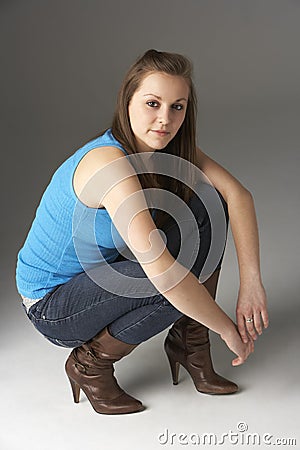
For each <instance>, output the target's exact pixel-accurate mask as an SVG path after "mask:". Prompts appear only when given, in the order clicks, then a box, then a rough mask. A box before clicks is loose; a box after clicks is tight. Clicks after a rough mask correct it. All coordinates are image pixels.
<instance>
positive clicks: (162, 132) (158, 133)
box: [152, 130, 170, 136]
mask: <svg viewBox="0 0 300 450" xmlns="http://www.w3.org/2000/svg"><path fill="white" fill-rule="evenodd" d="M152 131H153V133H156V134H157V135H158V136H167V135H168V134H170V133H169V131H161V130H152Z"/></svg>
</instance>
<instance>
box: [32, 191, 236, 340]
mask: <svg viewBox="0 0 300 450" xmlns="http://www.w3.org/2000/svg"><path fill="white" fill-rule="evenodd" d="M206 189H208V190H210V189H212V188H211V187H210V186H209V187H206ZM214 192H217V193H218V195H219V197H220V199H221V208H219V209H221V210H222V215H223V218H224V212H225V218H226V221H225V224H226V234H225V241H224V246H223V252H222V254H221V256H220V259H219V262H218V263H217V264H216V266H215V270H216V269H220V268H221V263H222V259H223V255H224V250H225V244H226V237H227V229H228V221H229V217H228V210H227V204H226V202H225V200H224V198H223V197H222V195H221V194H220V192H218V191H214ZM214 195H216V194H214ZM188 206H189V209H190V211H192V213H193V215H194V217H195V219H196V223H197V226H198V229H199V233H200V243H201V245H200V246H199V249H198V250H197V257H196V259H195V262H194V264H193V266H192V268H191V272H192V273H193V274H194V275H195V276H197V277H199V274H200V273H201V270H202V268H203V265H204V263H205V260H206V258H207V255H208V252H209V248H210V245H211V236H212V227H211V221H210V217H209V214H208V213H207V210H206V208H205V206H204V204H203V202H202V201H201V200H200V199H199V197H198V196H197V195H193V196H192V197H191V199H190V200H189V202H188ZM222 207H223V208H222ZM220 220H221V219H220ZM162 229H163V231H164V233H165V236H166V245H167V248H168V250H169V251H170V253H171V254H172V255H173V256H174V258H176V257H177V255H178V252H179V248H180V245H182V246H184V245H185V241H183V242H182V243H181V234H180V231H179V228H178V225H177V223H176V222H175V220H174V219H173V218H172V217H171V216H169V219H168V221H167V222H166V224H165V225H164V227H163V228H162ZM110 264H111V266H112V267H113V268H114V269H115V270H116V271H118V272H120V273H121V274H123V275H126V276H128V277H135V278H145V277H146V274H145V272H144V271H143V269H142V267H141V265H140V264H139V263H138V262H137V261H132V260H130V259H126V258H124V257H122V256H120V257H119V258H118V259H117V260H116V261H115V262H113V263H110ZM102 271H103V266H102V265H101V264H100V265H99V266H98V267H96V268H93V269H91V271H90V273H89V271H85V272H82V273H79V274H78V275H76V276H74V277H73V278H72V279H71V280H69V281H68V282H66V283H65V284H61V285H59V286H56V287H55V288H54V289H53V290H52V291H51V292H49V293H47V294H46V295H45V296H44V297H43V298H42V299H41V300H40V301H38V302H37V303H35V304H34V305H32V306H31V307H30V308H29V311H28V313H26V314H27V315H28V317H29V319H30V320H31V322H32V323H33V325H34V326H35V328H36V329H37V330H38V331H39V332H40V333H41V334H42V335H43V336H44V337H45V338H46V339H48V340H49V341H50V342H52V343H53V344H56V345H58V346H62V347H78V346H80V345H82V344H83V343H84V342H86V341H88V340H89V339H91V338H93V337H94V336H95V335H96V334H98V333H99V332H100V331H101V330H102V329H103V328H105V327H106V326H107V327H108V330H109V332H110V334H111V335H112V336H114V337H115V338H117V339H119V340H121V341H123V342H126V343H129V344H139V343H141V342H143V341H146V340H147V339H149V338H151V337H152V336H154V335H156V334H158V333H160V332H161V331H163V330H165V329H166V328H167V327H169V326H170V325H171V324H172V323H173V322H175V321H176V320H177V319H179V318H180V317H181V316H182V315H183V314H182V313H181V312H180V311H178V310H177V309H176V308H175V307H174V306H173V305H172V304H171V303H170V302H169V301H168V300H167V299H166V298H165V297H164V296H163V295H162V294H161V293H159V291H157V294H156V295H150V296H147V294H146V295H141V296H140V297H138V298H132V297H130V296H126V295H125V294H124V295H116V294H115V293H111V292H109V290H106V289H104V288H103V287H101V285H100V284H101V283H96V282H95V281H94V278H95V277H93V276H92V277H91V275H93V274H94V275H96V276H97V278H98V279H101V273H102ZM92 272H93V273H92ZM103 273H104V271H103ZM199 301H200V299H199ZM24 309H25V307H24ZM25 311H26V310H25Z"/></svg>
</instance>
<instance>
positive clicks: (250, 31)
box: [0, 0, 300, 450]
mask: <svg viewBox="0 0 300 450" xmlns="http://www.w3.org/2000/svg"><path fill="white" fill-rule="evenodd" d="M299 23H300V2H299V1H297V0H264V1H260V0H252V1H246V0H240V1H239V0H227V1H222V0H187V1H185V2H183V1H179V0H169V1H166V0H152V1H151V2H142V1H137V0H126V1H121V0H120V1H116V0H111V1H110V2H104V1H99V0H60V1H58V0H51V1H50V0H39V1H38V0H27V1H21V0H10V1H8V0H6V1H5V0H2V1H1V2H0V46H1V55H2V56H1V71H0V80H1V83H0V86H1V102H0V114H1V146H2V151H1V154H2V163H1V178H0V182H1V197H2V199H1V206H2V211H1V221H0V226H1V254H0V257H1V271H0V277H1V279H0V281H1V305H0V314H1V315H0V321H1V328H0V335H1V347H0V360H1V373H0V380H1V387H2V390H1V405H2V406H1V409H2V413H1V428H0V448H1V449H3V450H19V449H20V448H21V446H22V448H23V449H24V450H27V449H31V450H48V449H52V448H54V447H55V448H57V449H59V450H69V449H72V450H79V449H82V448H83V446H84V447H85V448H87V449H91V450H94V449H95V450H96V449H97V450H98V449H102V448H103V449H104V448H111V449H118V448H122V449H140V448H141V445H143V447H144V448H145V449H151V450H152V449H158V448H161V447H170V448H182V446H183V445H182V444H180V443H179V441H178V438H177V437H176V438H175V439H174V442H173V444H172V445H171V443H170V442H171V441H169V442H168V443H166V444H165V445H163V444H162V443H161V442H159V440H158V436H159V434H160V433H163V432H165V430H166V429H168V430H169V432H170V433H177V435H178V434H179V433H186V434H190V433H198V434H202V433H205V432H206V433H209V432H210V433H215V434H216V435H217V436H221V434H222V433H226V432H229V431H230V430H232V431H233V432H238V433H239V434H240V435H241V432H240V431H238V430H237V424H238V423H239V422H245V423H246V424H247V426H248V431H247V432H248V433H259V434H260V436H261V439H262V436H263V434H264V433H270V434H272V435H273V441H272V443H274V442H275V439H276V438H295V439H297V445H298V446H299V445H300V435H299V423H298V421H297V419H296V416H297V415H298V408H297V409H296V405H298V404H299V350H298V345H297V344H299V325H298V324H299V318H298V315H299V254H300V252H299V236H298V233H299V222H300V221H299V193H300V192H299V190H300V189H299V176H298V171H299V159H300V156H299V119H300V107H299V105H300V87H299V80H300V58H299V42H300V28H299ZM149 48H155V49H157V50H164V51H171V52H178V53H182V54H184V55H186V56H188V57H189V58H190V59H191V60H192V61H193V63H194V81H195V85H196V89H197V93H198V109H199V113H198V145H199V146H200V147H201V148H202V149H203V150H204V151H205V152H206V153H207V154H208V155H209V156H211V157H212V158H214V159H215V160H216V161H218V162H219V163H220V164H222V165H223V166H224V167H226V168H227V169H228V170H229V171H230V172H231V173H232V174H233V175H235V176H236V177H237V178H238V179H239V180H240V181H241V182H242V183H243V184H244V185H245V186H246V187H247V188H248V189H249V190H250V191H251V192H252V194H253V196H254V199H255V206H256V212H257V216H258V223H259V232H260V246H261V268H262V275H263V281H264V285H265V288H266V291H267V296H268V301H269V312H270V327H269V329H268V330H266V331H265V332H264V334H263V335H262V336H261V337H260V338H259V339H258V341H257V344H256V350H255V353H254V354H253V355H251V357H250V358H249V359H248V361H247V362H246V363H245V364H244V365H243V366H240V367H237V368H233V367H231V364H230V363H231V360H232V359H233V357H234V356H233V354H231V352H230V351H229V350H228V349H227V348H226V347H225V344H223V342H221V340H220V339H219V338H218V336H216V335H213V334H212V337H211V341H212V346H213V359H214V363H215V368H216V370H218V371H219V372H220V373H222V374H223V375H224V376H226V377H228V378H231V379H233V380H234V381H236V382H237V383H238V384H239V385H240V388H241V391H240V392H239V393H238V394H235V395H233V396H223V397H222V396H207V395H204V394H200V393H198V392H196V390H195V389H194V386H193V385H192V380H191V379H190V378H189V376H188V374H187V373H186V372H185V370H184V369H183V368H181V372H180V374H181V375H180V379H181V382H180V384H179V385H178V386H173V385H172V383H171V376H170V373H169V366H168V363H167V359H166V356H165V354H164V352H163V346H162V344H163V340H164V337H165V335H166V331H165V332H163V333H161V334H159V335H158V336H155V337H154V338H152V339H151V340H150V341H147V342H146V343H144V344H143V345H141V346H139V347H138V348H137V349H136V350H135V351H134V353H133V354H132V355H130V357H128V358H127V359H126V358H125V359H124V361H120V362H119V363H118V364H116V375H117V378H118V380H119V382H120V384H121V386H122V387H123V388H124V389H125V390H127V391H128V392H129V393H131V394H132V395H134V396H136V397H137V398H140V399H141V400H142V401H143V403H144V404H145V405H146V406H147V409H146V410H145V411H144V412H142V413H140V414H133V415H126V416H118V417H113V416H104V415H97V414H96V413H95V412H94V411H93V410H92V408H91V406H90V405H89V403H88V402H87V401H86V400H85V398H84V395H83V394H82V395H81V397H82V400H81V402H80V404H79V405H75V404H73V402H72V398H71V392H70V388H69V385H68V383H67V378H66V376H65V374H64V361H65V359H66V358H67V355H68V354H69V350H68V349H62V348H59V347H55V346H54V345H52V344H50V343H49V342H48V341H46V340H45V339H44V338H43V337H42V336H41V335H40V334H38V333H37V332H36V331H35V330H34V328H33V326H32V325H31V324H30V322H29V321H28V319H27V318H26V317H25V315H24V312H23V309H22V307H21V303H20V297H19V296H18V294H17V291H16V287H15V280H14V273H15V263H16V255H17V252H18V250H19V248H20V247H21V246H22V244H23V242H24V239H25V237H26V234H27V232H28V230H29V227H30V224H31V222H32V220H33V217H34V214H35V209H36V207H37V205H38V203H39V200H40V198H41V195H42V193H43V191H44V189H45V187H46V186H47V184H48V183H49V181H50V178H51V176H52V174H53V173H54V171H55V170H56V168H57V167H58V166H59V165H60V164H61V163H62V162H63V161H64V160H65V159H66V158H67V157H68V156H70V155H71V154H72V153H73V152H74V151H75V150H76V149H77V148H79V147H80V146H81V144H82V143H84V142H86V141H87V140H88V139H89V138H91V137H92V136H94V135H95V134H97V133H98V132H99V131H100V130H102V129H104V128H105V127H107V126H109V125H110V122H111V118H112V114H113V111H114V107H115V101H116V96H117V92H118V89H119V86H120V83H121V81H122V79H123V76H124V75H125V72H126V71H127V69H128V67H129V66H130V65H131V64H132V63H133V62H134V60H135V59H136V57H137V56H139V55H141V54H142V53H144V52H145V51H146V50H147V49H149ZM237 293H238V266H237V261H236V255H235V250H234V245H233V241H232V236H231V234H230V235H229V241H228V246H227V249H226V253H225V259H224V264H223V269H222V275H221V279H220V284H219V288H218V302H219V304H220V305H221V306H222V308H224V309H225V311H226V312H227V313H228V314H229V315H230V316H231V317H232V318H234V317H235V304H236V299H237ZM244 433H245V432H244ZM185 447H187V445H185ZM231 447H234V446H233V445H231V444H229V443H228V444H227V445H224V447H223V448H226V449H229V448H231ZM235 447H236V446H235ZM260 447H261V448H269V446H268V445H263V444H261V446H260ZM202 448H211V446H207V447H205V446H202ZM236 448H237V447H236ZM248 448H249V446H248ZM250 448H251V447H250ZM285 448H296V446H292V445H290V446H289V445H285Z"/></svg>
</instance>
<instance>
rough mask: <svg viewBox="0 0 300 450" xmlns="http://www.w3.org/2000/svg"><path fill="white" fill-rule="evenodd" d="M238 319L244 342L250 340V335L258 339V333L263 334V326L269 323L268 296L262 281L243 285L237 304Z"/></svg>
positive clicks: (265, 326)
mask: <svg viewBox="0 0 300 450" xmlns="http://www.w3.org/2000/svg"><path fill="white" fill-rule="evenodd" d="M236 319H237V326H238V330H239V333H240V335H241V338H242V340H243V342H245V343H246V342H248V339H249V337H248V335H250V336H251V337H252V339H254V340H255V339H257V333H258V334H259V335H260V334H262V331H263V328H262V325H263V326H264V328H267V327H268V325H269V318H268V311H267V297H266V292H265V289H264V287H263V285H262V284H261V283H260V282H250V283H246V284H245V285H241V286H240V289H239V294H238V301H237V306H236Z"/></svg>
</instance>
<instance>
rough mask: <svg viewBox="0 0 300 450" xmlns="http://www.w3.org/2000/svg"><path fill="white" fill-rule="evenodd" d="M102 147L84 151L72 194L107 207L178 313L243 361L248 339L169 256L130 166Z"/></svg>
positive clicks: (116, 151)
mask: <svg viewBox="0 0 300 450" xmlns="http://www.w3.org/2000/svg"><path fill="white" fill-rule="evenodd" d="M105 149H106V148H105V147H104V148H102V150H101V151H97V150H95V151H93V153H90V154H88V155H86V156H85V157H84V161H82V162H81V163H80V164H79V166H78V167H77V169H76V178H77V181H78V180H79V181H80V188H79V187H78V186H79V184H77V190H76V194H77V196H78V197H79V198H80V200H81V201H82V202H83V203H85V204H86V205H87V206H90V207H94V208H95V207H96V208H97V205H100V204H101V205H103V206H104V207H105V208H106V210H107V212H108V213H109V215H110V217H111V218H112V220H113V223H114V225H115V227H116V229H117V230H118V232H119V233H120V235H121V237H122V238H123V240H124V241H125V242H126V244H127V245H128V247H129V249H130V250H131V252H132V253H133V255H134V256H135V257H136V259H137V261H138V262H139V263H140V264H141V266H142V268H143V270H144V272H145V274H146V275H147V277H148V278H149V280H150V281H151V283H152V284H153V285H154V286H155V287H156V289H157V290H158V291H159V292H160V293H161V294H163V295H164V297H165V298H166V299H167V300H169V301H170V303H172V304H173V305H174V306H175V308H177V309H178V310H179V311H181V312H182V313H183V314H186V315H188V316H189V317H192V318H193V319H195V320H197V321H198V322H202V323H203V324H204V325H206V326H207V327H208V328H211V329H212V330H214V331H215V332H216V333H218V334H220V335H221V337H222V339H223V340H224V341H225V342H226V344H227V345H228V347H229V348H230V349H231V350H232V351H233V352H235V353H236V355H237V358H235V359H234V360H233V361H232V364H233V365H239V364H242V363H243V362H244V361H245V360H246V359H247V357H248V356H249V354H250V353H251V352H252V351H253V342H252V341H250V342H248V343H243V342H242V340H241V337H240V335H239V333H238V331H237V328H236V326H235V324H234V322H233V321H232V320H231V319H230V318H229V317H228V316H227V315H226V313H225V312H224V311H223V310H222V309H221V308H220V307H219V306H218V305H217V304H216V303H215V302H214V300H213V299H212V297H211V296H210V294H209V292H208V291H207V289H206V288H205V287H204V286H203V285H202V284H200V283H199V280H198V278H197V277H195V275H194V274H193V273H192V272H190V271H189V270H188V269H186V268H185V267H184V266H182V265H181V264H179V263H178V262H177V261H176V260H175V259H174V258H173V256H172V255H171V253H170V252H169V251H168V249H167V247H166V245H165V242H164V241H163V239H162V237H161V235H160V233H159V232H158V230H157V228H156V225H155V223H154V221H153V219H152V217H151V214H150V212H149V210H148V206H147V202H146V199H145V196H144V191H143V189H142V187H141V185H140V182H139V179H138V177H137V176H136V174H135V171H134V169H133V168H132V166H131V165H130V163H129V162H128V160H127V158H126V157H125V156H124V154H123V153H122V152H121V150H119V149H114V148H110V149H109V151H108V152H106V151H105Z"/></svg>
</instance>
